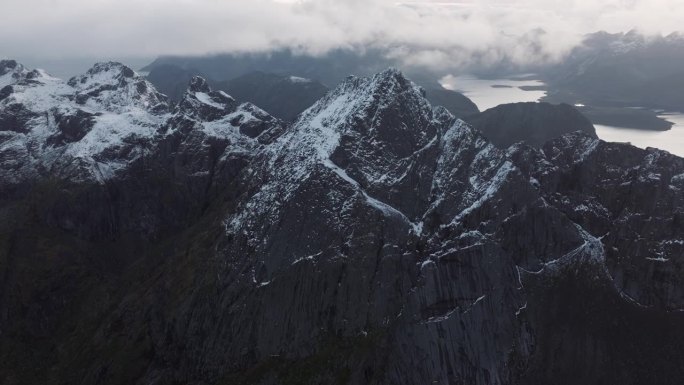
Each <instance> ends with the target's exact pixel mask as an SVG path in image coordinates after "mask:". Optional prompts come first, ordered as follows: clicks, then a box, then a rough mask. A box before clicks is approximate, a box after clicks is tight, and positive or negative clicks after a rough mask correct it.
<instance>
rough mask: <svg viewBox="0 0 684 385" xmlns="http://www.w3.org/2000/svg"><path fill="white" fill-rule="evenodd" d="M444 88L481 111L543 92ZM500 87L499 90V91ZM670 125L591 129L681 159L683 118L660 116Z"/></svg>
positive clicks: (459, 83)
mask: <svg viewBox="0 0 684 385" xmlns="http://www.w3.org/2000/svg"><path fill="white" fill-rule="evenodd" d="M440 83H441V84H442V86H443V87H444V88H447V89H450V90H454V91H459V92H461V93H463V94H464V95H466V96H468V97H469V98H470V99H472V101H473V102H475V104H477V106H478V107H479V108H480V110H481V111H484V110H486V109H489V108H492V107H496V106H498V105H499V104H505V103H517V102H536V101H538V100H539V99H541V98H542V97H544V96H545V95H546V92H544V91H538V90H535V91H525V90H522V89H520V88H519V87H523V86H543V85H544V83H542V82H541V81H538V80H517V79H494V80H491V79H478V78H476V77H472V76H451V75H450V76H446V77H444V78H442V79H441V80H440ZM502 86H503V87H502ZM661 117H662V118H664V119H666V120H668V121H670V122H672V123H674V124H675V125H674V126H672V129H670V130H668V131H647V130H635V129H629V128H620V127H611V126H602V125H595V127H596V133H597V135H598V136H599V138H601V139H603V140H605V141H608V142H629V143H631V144H632V145H634V146H637V147H641V148H646V147H656V148H660V149H662V150H665V151H669V152H671V153H673V154H675V155H679V156H683V157H684V114H662V115H661Z"/></svg>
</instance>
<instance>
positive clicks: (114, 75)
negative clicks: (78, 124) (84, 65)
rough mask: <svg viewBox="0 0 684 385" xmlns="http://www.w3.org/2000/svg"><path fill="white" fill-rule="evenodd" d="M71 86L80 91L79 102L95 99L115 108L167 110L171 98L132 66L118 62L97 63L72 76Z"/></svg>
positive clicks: (78, 94) (69, 82) (93, 100)
mask: <svg viewBox="0 0 684 385" xmlns="http://www.w3.org/2000/svg"><path fill="white" fill-rule="evenodd" d="M67 84H68V85H69V86H71V87H73V88H75V89H76V90H77V93H76V102H77V103H78V104H82V105H83V104H87V103H88V102H95V103H97V104H100V105H104V106H107V107H108V108H113V109H114V110H116V111H119V110H122V109H127V108H129V107H138V108H143V109H146V110H151V111H157V112H164V111H167V110H168V107H169V105H168V98H167V97H166V96H165V95H163V94H161V93H159V92H157V90H156V89H155V88H154V86H153V85H152V84H151V83H150V82H148V81H147V80H146V79H145V78H144V77H142V76H141V75H139V74H137V73H136V72H135V71H133V70H132V69H131V68H130V67H128V66H125V65H123V64H121V63H118V62H103V63H96V64H95V65H93V67H91V68H90V69H89V70H88V71H87V72H86V73H85V74H83V75H80V76H75V77H73V78H71V79H70V80H69V81H68V83H67Z"/></svg>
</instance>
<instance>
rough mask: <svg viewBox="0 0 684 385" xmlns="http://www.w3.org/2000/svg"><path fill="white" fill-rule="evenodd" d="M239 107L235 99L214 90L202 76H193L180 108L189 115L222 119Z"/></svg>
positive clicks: (179, 105) (208, 119)
mask: <svg viewBox="0 0 684 385" xmlns="http://www.w3.org/2000/svg"><path fill="white" fill-rule="evenodd" d="M235 107H237V103H236V102H235V99H233V97H231V96H230V95H228V94H226V93H225V92H223V91H213V90H212V89H211V87H210V86H209V83H208V82H207V81H206V79H204V78H203V77H201V76H193V77H192V78H191V79H190V82H189V84H188V89H187V91H186V92H185V95H184V96H183V99H182V100H181V102H180V103H179V104H178V108H179V110H180V111H182V112H183V113H184V114H186V115H188V116H194V117H196V118H199V119H201V120H206V121H212V120H216V119H220V118H221V117H223V116H224V115H226V114H227V113H230V112H231V111H233V110H234V109H235Z"/></svg>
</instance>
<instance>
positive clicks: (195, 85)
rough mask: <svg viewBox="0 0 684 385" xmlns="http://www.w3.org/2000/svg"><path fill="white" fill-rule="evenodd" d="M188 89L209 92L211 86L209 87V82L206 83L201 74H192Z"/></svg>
mask: <svg viewBox="0 0 684 385" xmlns="http://www.w3.org/2000/svg"><path fill="white" fill-rule="evenodd" d="M188 91H190V92H206V93H209V92H211V88H210V87H209V83H207V80H206V79H204V78H203V77H201V76H193V77H192V79H190V84H189V85H188Z"/></svg>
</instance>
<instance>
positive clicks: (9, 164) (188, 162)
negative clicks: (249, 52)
mask: <svg viewBox="0 0 684 385" xmlns="http://www.w3.org/2000/svg"><path fill="white" fill-rule="evenodd" d="M0 68H3V70H2V71H3V72H2V75H0V84H2V85H3V87H4V88H2V90H1V91H0V187H1V190H0V191H1V192H2V194H0V197H2V198H1V199H0V274H1V275H2V277H3V279H2V280H0V374H1V377H2V378H3V381H2V382H3V383H6V384H36V383H41V384H64V383H68V384H121V383H126V384H174V383H187V384H316V383H322V384H406V385H413V384H429V383H438V384H478V385H485V384H487V385H493V384H530V385H532V384H545V383H553V384H579V383H581V384H597V385H598V384H605V383H621V384H679V383H680V381H681V378H682V377H683V376H684V366H683V365H681V363H682V362H684V350H682V348H681V347H682V346H684V328H682V327H681V325H682V324H683V322H684V312H682V311H681V310H682V309H684V282H682V280H683V279H684V275H683V274H682V273H683V272H682V269H683V266H684V194H683V193H682V192H683V191H684V160H683V159H681V158H677V157H675V156H673V155H670V154H668V153H666V152H664V151H660V150H655V149H648V150H641V149H637V148H635V147H631V146H629V145H625V144H613V143H605V142H602V141H600V140H598V139H596V138H595V137H593V136H592V135H588V134H586V133H583V132H571V133H566V134H564V135H562V136H560V137H557V138H554V139H552V140H550V141H547V142H546V143H544V144H542V145H540V146H538V148H537V147H536V146H535V147H533V146H530V145H527V144H524V143H521V144H516V145H514V146H512V147H510V148H508V149H506V150H502V149H498V148H496V147H495V146H494V145H492V144H491V143H490V142H489V141H488V140H487V139H485V136H483V135H482V134H481V133H480V132H479V131H477V130H475V129H473V128H471V127H470V126H469V125H467V124H466V123H464V122H463V121H461V120H458V119H456V118H454V117H453V115H451V114H450V113H449V112H447V110H446V109H444V108H439V107H438V108H434V109H433V108H432V106H431V105H430V104H429V103H428V102H427V101H426V99H425V98H424V96H423V92H422V90H421V89H420V88H419V87H416V86H415V85H414V84H413V83H411V82H410V81H409V80H407V79H406V78H405V77H404V76H403V75H402V74H401V73H400V72H398V71H396V70H387V71H384V72H382V73H379V74H377V75H375V76H373V77H370V78H355V77H351V78H348V79H347V80H346V81H344V82H343V83H342V84H341V85H340V86H339V87H337V88H336V89H335V90H333V91H331V92H329V93H328V94H327V95H326V96H325V97H323V98H322V99H321V100H320V101H318V102H317V103H316V104H315V105H314V106H312V107H311V108H310V109H308V110H307V111H305V112H304V113H302V114H301V115H300V116H299V118H298V119H297V121H296V122H294V123H293V124H289V125H286V124H284V123H282V122H281V121H280V120H278V119H275V118H273V117H271V116H270V115H268V114H267V113H266V112H264V111H262V110H260V109H259V108H258V107H256V106H254V105H252V104H248V103H245V104H240V103H239V102H237V101H235V100H234V99H233V98H232V97H230V96H228V95H227V94H225V93H224V92H221V91H212V90H211V89H210V87H209V86H208V85H207V84H206V82H205V81H204V80H203V79H201V78H192V79H191V80H190V87H189V88H188V90H187V91H185V92H184V94H183V97H182V100H181V101H180V102H179V103H177V104H173V103H170V102H168V100H167V99H166V97H165V96H164V95H162V94H160V93H158V92H157V91H156V90H155V88H154V86H152V85H151V84H150V83H149V82H147V81H146V80H145V79H144V78H142V77H140V76H139V75H137V74H136V73H135V72H133V71H131V70H130V69H129V68H127V67H125V66H123V65H120V64H117V63H106V64H100V65H96V66H95V67H93V69H91V70H90V71H88V73H87V74H85V75H83V76H81V77H77V78H74V79H72V80H70V81H68V82H63V81H61V80H59V79H55V78H52V77H50V76H49V75H47V74H45V73H44V72H42V71H28V70H26V69H24V68H23V67H21V66H20V65H18V64H16V63H14V64H12V63H5V62H3V63H1V64H0ZM578 129H582V127H578ZM533 144H536V143H533Z"/></svg>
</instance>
